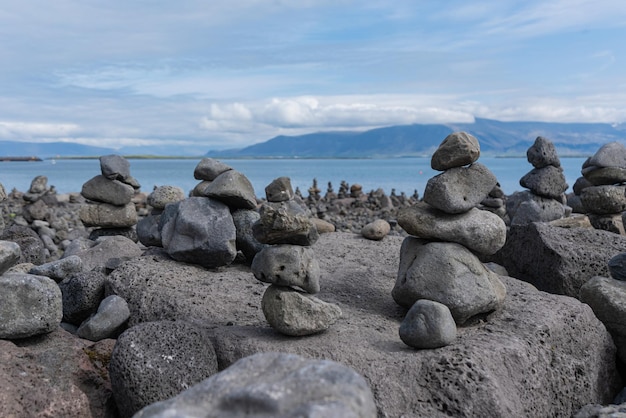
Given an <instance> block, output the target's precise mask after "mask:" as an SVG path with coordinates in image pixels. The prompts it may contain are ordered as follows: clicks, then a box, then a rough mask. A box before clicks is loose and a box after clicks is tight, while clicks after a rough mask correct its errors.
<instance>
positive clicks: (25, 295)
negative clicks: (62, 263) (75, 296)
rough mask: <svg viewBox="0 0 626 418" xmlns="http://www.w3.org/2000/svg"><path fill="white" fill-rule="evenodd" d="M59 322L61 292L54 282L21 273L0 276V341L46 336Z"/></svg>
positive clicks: (61, 310)
mask: <svg viewBox="0 0 626 418" xmlns="http://www.w3.org/2000/svg"><path fill="white" fill-rule="evenodd" d="M62 318H63V307H62V298H61V290H59V286H57V284H56V282H55V281H54V280H52V279H50V278H48V277H45V276H35V275H33V274H21V273H5V274H3V275H1V276H0V338H4V339H9V340H10V339H18V338H26V337H32V336H34V335H41V334H46V333H49V332H52V331H54V330H55V329H56V328H58V327H59V324H60V323H61V319H62Z"/></svg>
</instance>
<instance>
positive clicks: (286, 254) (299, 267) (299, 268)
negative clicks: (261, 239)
mask: <svg viewBox="0 0 626 418" xmlns="http://www.w3.org/2000/svg"><path fill="white" fill-rule="evenodd" d="M251 269H252V273H253V274H254V277H256V278H257V279H258V280H260V281H262V282H265V283H271V284H275V285H278V286H297V287H299V288H301V289H302V290H304V291H305V292H307V293H317V292H319V291H320V276H321V272H320V266H319V264H318V262H317V260H316V258H315V253H314V252H313V250H312V249H311V248H310V247H302V246H300V245H289V244H283V245H272V246H267V247H265V248H263V249H262V250H261V251H260V252H259V253H258V254H257V255H256V256H255V257H254V260H253V261H252V266H251Z"/></svg>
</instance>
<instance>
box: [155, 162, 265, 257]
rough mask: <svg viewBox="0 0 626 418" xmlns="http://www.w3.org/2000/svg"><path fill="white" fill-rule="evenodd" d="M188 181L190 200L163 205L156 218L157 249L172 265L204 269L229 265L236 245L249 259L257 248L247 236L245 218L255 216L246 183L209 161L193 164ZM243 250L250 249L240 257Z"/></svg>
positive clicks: (249, 186)
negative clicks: (192, 185)
mask: <svg viewBox="0 0 626 418" xmlns="http://www.w3.org/2000/svg"><path fill="white" fill-rule="evenodd" d="M194 177H195V178H196V179H197V180H200V183H199V184H198V185H196V187H195V188H194V189H193V191H192V192H191V197H189V198H187V199H184V200H180V201H177V202H174V203H168V204H166V205H165V207H164V209H163V212H162V213H161V217H160V219H159V223H158V234H159V236H160V241H161V245H162V246H163V248H164V249H165V250H166V251H167V253H168V254H169V256H170V257H172V258H173V259H174V260H177V261H181V262H187V263H192V264H198V265H201V266H203V267H206V268H217V267H221V266H226V265H229V264H231V263H232V262H233V261H235V258H236V257H237V254H238V246H239V247H240V248H241V249H242V252H243V253H244V254H243V255H245V257H246V258H247V259H249V260H252V258H253V256H254V254H255V252H256V251H259V245H260V244H259V243H256V241H255V240H254V239H253V238H252V233H251V232H249V233H248V232H247V231H249V230H250V229H251V226H249V224H250V222H251V221H250V218H252V219H257V218H255V215H256V216H258V214H257V213H256V211H255V210H254V209H255V208H256V206H257V201H256V195H255V193H254V188H253V187H252V183H250V180H248V178H247V177H246V176H244V175H243V174H242V173H240V172H239V171H236V170H233V169H232V168H231V167H229V166H228V165H226V164H223V163H222V162H220V161H218V160H214V159H212V158H204V159H202V160H201V161H200V162H199V163H198V165H197V166H196V168H195V169H194ZM255 244H256V245H255ZM244 248H245V249H250V248H252V249H251V250H250V252H248V253H246V251H244V250H243V249H244Z"/></svg>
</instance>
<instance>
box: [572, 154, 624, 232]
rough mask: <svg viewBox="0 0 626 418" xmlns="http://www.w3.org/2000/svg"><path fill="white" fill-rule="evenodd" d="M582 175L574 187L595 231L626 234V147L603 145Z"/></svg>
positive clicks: (584, 164) (584, 165) (586, 162)
mask: <svg viewBox="0 0 626 418" xmlns="http://www.w3.org/2000/svg"><path fill="white" fill-rule="evenodd" d="M581 173H582V175H583V177H581V178H579V179H578V180H577V181H576V184H575V185H574V194H575V195H577V196H579V199H580V203H581V206H582V208H581V209H580V210H581V211H583V213H586V214H587V216H588V218H589V221H590V222H591V225H592V226H593V227H594V228H596V229H602V230H607V231H611V232H615V233H618V234H622V235H626V232H625V231H624V220H623V213H624V211H625V210H626V185H625V183H626V147H624V145H623V144H621V143H620V142H609V143H607V144H605V145H603V146H602V147H600V149H598V151H597V152H596V153H595V154H594V155H593V156H592V157H589V158H588V159H587V160H586V161H585V162H584V163H583V166H582V170H581ZM573 204H575V203H573Z"/></svg>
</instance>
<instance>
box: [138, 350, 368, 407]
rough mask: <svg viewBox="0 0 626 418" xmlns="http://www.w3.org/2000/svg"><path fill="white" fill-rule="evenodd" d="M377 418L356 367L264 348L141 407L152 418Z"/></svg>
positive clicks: (366, 388) (366, 385) (365, 386)
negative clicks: (173, 393)
mask: <svg viewBox="0 0 626 418" xmlns="http://www.w3.org/2000/svg"><path fill="white" fill-rule="evenodd" d="M172 416H177V417H182V416H184V417H189V418H194V417H195V418H222V417H232V418H235V417H246V416H247V417H253V416H254V417H274V418H291V417H320V418H321V417H329V418H331V417H332V418H339V417H341V418H374V417H376V416H377V414H376V407H375V405H374V400H373V395H372V392H371V389H370V388H369V386H368V384H367V382H366V381H365V379H363V377H362V376H359V374H358V373H356V372H355V371H354V370H352V369H350V368H349V367H346V366H344V365H342V364H339V363H336V362H333V361H329V360H313V359H307V358H304V357H300V356H296V355H293V354H284V353H259V354H255V355H252V356H249V357H247V358H244V359H241V360H239V361H238V362H236V363H235V364H233V365H231V366H230V367H229V368H227V369H226V370H224V371H222V372H220V373H218V374H216V375H215V376H212V377H210V378H209V379H206V380H204V381H202V382H201V383H198V384H197V385H195V386H193V387H191V388H189V389H188V390H186V391H184V392H182V393H181V394H180V395H178V396H176V397H174V398H172V399H170V400H167V401H163V402H159V403H156V404H153V405H151V406H148V407H146V408H144V409H143V410H141V411H140V412H139V413H138V414H137V415H136V418H148V417H163V418H164V417H172Z"/></svg>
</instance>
